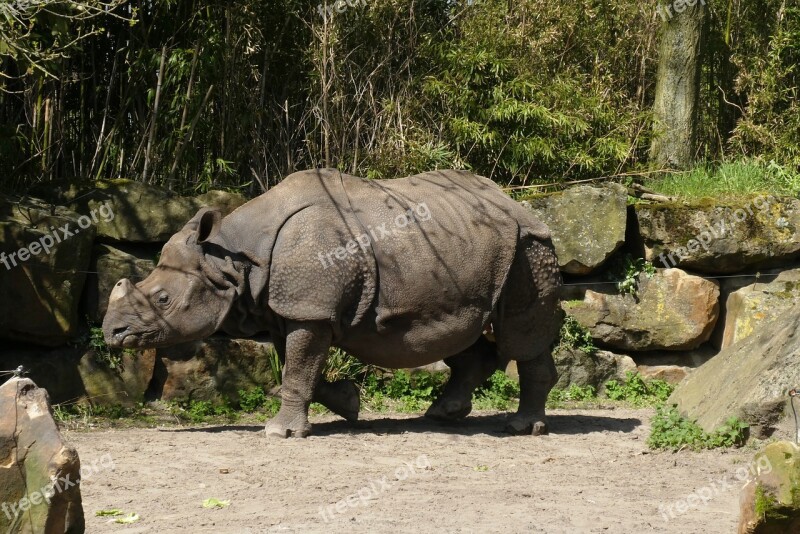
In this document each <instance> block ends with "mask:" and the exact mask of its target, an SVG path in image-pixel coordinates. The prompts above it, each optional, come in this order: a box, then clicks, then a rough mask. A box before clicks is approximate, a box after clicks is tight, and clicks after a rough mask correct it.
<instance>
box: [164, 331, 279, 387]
mask: <svg viewBox="0 0 800 534" xmlns="http://www.w3.org/2000/svg"><path fill="white" fill-rule="evenodd" d="M273 351H274V348H273V346H272V344H271V343H267V342H262V341H256V340H251V339H229V338H224V337H212V338H209V339H206V340H205V341H200V342H196V343H187V344H184V345H178V346H175V347H170V348H165V349H157V351H156V358H157V359H156V369H155V373H154V378H153V384H152V385H151V388H150V391H149V397H150V398H158V399H161V400H165V401H170V400H176V401H177V400H206V401H212V402H215V403H222V402H224V401H230V402H233V403H235V402H238V400H239V393H238V391H239V390H240V389H243V390H249V389H252V388H256V387H262V388H264V389H266V390H269V389H270V388H272V387H274V386H275V385H276V380H275V376H274V373H273V366H272V363H271V359H272V354H273Z"/></svg>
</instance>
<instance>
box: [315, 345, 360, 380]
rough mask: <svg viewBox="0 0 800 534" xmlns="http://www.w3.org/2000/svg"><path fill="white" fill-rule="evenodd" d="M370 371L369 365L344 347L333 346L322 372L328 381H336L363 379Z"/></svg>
mask: <svg viewBox="0 0 800 534" xmlns="http://www.w3.org/2000/svg"><path fill="white" fill-rule="evenodd" d="M369 371H370V369H369V366H368V365H364V364H363V363H361V362H360V361H359V360H357V359H356V358H354V357H353V356H350V355H349V354H347V353H346V352H345V351H343V350H342V349H338V348H335V347H333V348H331V350H330V354H329V355H328V361H327V362H326V363H325V370H324V371H323V372H322V376H324V377H325V380H327V381H328V382H336V381H337V380H356V381H361V380H363V378H364V375H365V374H366V373H368V372H369Z"/></svg>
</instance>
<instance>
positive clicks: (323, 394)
mask: <svg viewBox="0 0 800 534" xmlns="http://www.w3.org/2000/svg"><path fill="white" fill-rule="evenodd" d="M273 343H274V344H275V350H276V351H277V352H278V358H280V361H281V363H282V364H283V366H284V367H283V376H285V375H286V338H284V337H278V336H275V337H273ZM312 401H313V402H318V403H320V404H322V405H323V406H325V407H326V408H327V409H329V410H330V411H332V412H333V413H335V414H337V415H340V416H342V417H344V418H345V419H346V420H348V421H350V422H351V423H352V422H355V421H358V413H359V412H360V411H361V394H360V392H359V391H358V387H357V386H356V384H355V383H354V382H353V381H352V380H337V381H336V382H328V381H327V380H325V379H324V378H323V379H322V380H320V381H319V382H318V383H317V387H316V389H314V396H313V397H312Z"/></svg>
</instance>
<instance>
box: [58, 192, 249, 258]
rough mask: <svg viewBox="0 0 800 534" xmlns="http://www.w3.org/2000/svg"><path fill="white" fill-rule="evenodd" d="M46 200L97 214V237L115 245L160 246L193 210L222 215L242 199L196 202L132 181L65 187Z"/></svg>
mask: <svg viewBox="0 0 800 534" xmlns="http://www.w3.org/2000/svg"><path fill="white" fill-rule="evenodd" d="M49 197H50V198H51V199H52V200H53V202H56V203H60V204H65V205H68V206H70V208H72V209H75V210H86V211H87V212H88V211H91V210H97V211H98V213H100V210H101V209H103V211H102V213H100V215H101V217H100V221H99V223H98V227H97V235H98V237H100V238H102V239H106V240H111V241H115V242H128V243H163V242H166V241H167V240H168V239H169V238H170V237H172V235H173V234H174V233H176V232H177V231H179V230H180V229H181V228H183V225H185V224H186V222H187V221H189V219H191V218H192V217H193V216H194V215H195V213H197V210H199V209H200V208H202V207H205V206H211V205H213V206H214V207H219V208H220V209H221V210H222V212H223V214H227V213H229V212H230V211H231V210H233V209H234V208H236V207H238V206H240V205H242V204H244V203H245V201H246V200H245V199H244V197H242V196H241V195H238V194H236V193H228V192H225V191H211V192H209V193H206V194H205V195H203V196H201V197H197V198H191V197H182V196H180V195H178V194H176V193H173V192H171V191H168V190H166V189H163V188H161V187H157V186H154V185H148V184H144V183H142V182H135V181H132V180H108V181H98V182H94V183H92V184H81V185H77V186H76V185H73V184H66V185H63V186H61V187H57V188H55V189H54V190H53V191H52V192H51V193H50V194H49Z"/></svg>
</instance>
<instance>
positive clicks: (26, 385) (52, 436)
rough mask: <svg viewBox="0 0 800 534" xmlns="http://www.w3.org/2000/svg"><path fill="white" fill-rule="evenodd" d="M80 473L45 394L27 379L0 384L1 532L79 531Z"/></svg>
mask: <svg viewBox="0 0 800 534" xmlns="http://www.w3.org/2000/svg"><path fill="white" fill-rule="evenodd" d="M80 469H81V464H80V459H79V458H78V453H77V452H76V451H75V449H73V448H72V447H69V446H68V445H66V444H65V443H64V441H63V440H62V439H61V435H60V434H59V432H58V427H57V426H56V423H55V421H54V420H53V417H52V413H51V410H50V402H49V400H48V397H47V392H46V391H45V390H43V389H39V388H37V387H36V384H34V383H33V382H32V381H30V380H28V379H16V378H15V379H12V380H9V381H8V382H6V383H5V384H3V385H2V386H0V503H2V510H0V532H4V533H8V534H17V533H25V534H64V533H70V534H78V533H82V532H84V530H85V526H84V517H83V508H82V506H81V492H80V486H79V482H80Z"/></svg>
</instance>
